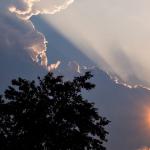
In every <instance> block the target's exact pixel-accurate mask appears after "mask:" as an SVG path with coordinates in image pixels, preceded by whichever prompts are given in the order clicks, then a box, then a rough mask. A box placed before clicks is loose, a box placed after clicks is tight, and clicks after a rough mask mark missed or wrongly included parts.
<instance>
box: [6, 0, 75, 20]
mask: <svg viewBox="0 0 150 150" xmlns="http://www.w3.org/2000/svg"><path fill="white" fill-rule="evenodd" d="M73 2H74V0H24V1H23V0H22V1H21V2H20V1H19V0H16V1H15V2H12V4H11V5H10V6H9V11H10V12H13V13H16V14H17V16H19V17H20V18H22V19H27V20H28V19H29V18H30V17H32V16H33V15H38V14H55V13H57V12H59V11H61V10H63V9H66V8H67V7H68V6H69V5H70V4H72V3H73Z"/></svg>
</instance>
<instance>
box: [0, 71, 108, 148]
mask: <svg viewBox="0 0 150 150" xmlns="http://www.w3.org/2000/svg"><path fill="white" fill-rule="evenodd" d="M91 77H92V75H91V73H90V72H87V73H85V75H83V76H80V77H75V78H74V79H73V81H63V77H62V76H57V77H55V76H54V75H53V74H52V73H48V74H47V75H46V76H45V77H44V79H40V78H38V80H39V84H38V85H37V84H36V83H35V82H34V81H28V80H25V79H22V78H19V79H17V80H12V86H9V88H8V89H7V90H6V91H5V94H4V96H1V97H0V150H105V147H104V146H103V143H104V142H105V141H106V135H107V134H108V132H107V131H106V130H105V126H106V125H107V124H108V123H109V121H108V120H107V119H106V118H103V117H101V116H100V115H99V114H98V112H97V109H96V108H95V107H94V104H93V103H90V102H88V101H87V100H85V99H83V97H82V95H81V90H82V89H86V90H90V89H92V88H94V86H95V85H93V84H91V83H90V82H88V79H90V78H91Z"/></svg>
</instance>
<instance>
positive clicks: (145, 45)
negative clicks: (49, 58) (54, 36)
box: [45, 0, 150, 87]
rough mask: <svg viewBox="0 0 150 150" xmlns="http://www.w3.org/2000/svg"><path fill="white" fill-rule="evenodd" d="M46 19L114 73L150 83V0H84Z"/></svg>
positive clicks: (132, 82)
mask: <svg viewBox="0 0 150 150" xmlns="http://www.w3.org/2000/svg"><path fill="white" fill-rule="evenodd" d="M45 19H46V20H47V21H48V22H49V23H50V24H53V25H54V27H56V28H57V29H58V30H59V31H60V32H61V33H62V34H64V35H65V36H66V37H67V38H68V39H69V40H71V41H72V42H73V43H74V44H75V45H76V46H78V47H79V48H80V49H81V50H82V51H83V52H84V53H85V54H86V55H88V56H89V57H90V58H91V59H92V60H93V61H94V62H95V63H96V64H97V65H98V66H99V67H100V68H101V69H103V70H104V71H106V72H108V73H109V74H111V76H113V77H115V78H118V80H121V81H123V82H125V83H126V84H130V85H133V86H135V85H137V84H138V85H143V86H146V87H150V76H149V74H150V59H149V56H150V42H149V40H150V1H148V0H124V1H120V0H105V1H103V0H92V1H91V0H86V1H84V0H83V1H78V2H77V3H76V2H75V3H74V5H73V6H72V7H71V9H70V10H69V9H68V10H67V11H66V12H64V14H63V15H61V14H58V15H56V17H55V16H54V17H53V18H48V17H46V16H45ZM64 20H65V21H64ZM66 31H67V32H66Z"/></svg>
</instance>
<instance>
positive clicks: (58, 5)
mask: <svg viewBox="0 0 150 150" xmlns="http://www.w3.org/2000/svg"><path fill="white" fill-rule="evenodd" d="M72 2H73V0H13V1H4V2H1V4H0V5H1V7H0V8H1V10H0V33H1V34H0V39H1V40H0V45H1V47H2V48H1V51H3V50H4V49H5V51H7V50H8V51H9V50H10V49H11V51H9V53H15V54H16V55H17V53H16V52H15V51H17V50H18V49H20V52H19V53H21V51H22V52H23V53H24V52H25V53H27V54H28V55H29V56H30V57H31V58H32V60H33V61H34V62H36V63H38V64H40V65H41V66H43V67H44V68H46V69H48V70H49V71H50V70H52V69H56V68H57V67H58V66H59V64H60V62H59V61H58V62H56V64H52V65H51V64H50V65H49V64H48V59H47V55H46V50H47V45H46V44H47V40H46V38H45V36H44V35H43V34H42V33H40V32H39V31H37V30H36V29H35V27H34V25H33V23H32V21H31V20H30V18H31V17H32V16H33V15H38V14H54V13H56V12H59V11H61V10H63V9H66V8H67V7H68V6H69V5H70V4H71V3H72ZM2 33H4V34H2Z"/></svg>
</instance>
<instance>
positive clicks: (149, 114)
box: [143, 105, 150, 129]
mask: <svg viewBox="0 0 150 150" xmlns="http://www.w3.org/2000/svg"><path fill="white" fill-rule="evenodd" d="M143 108H144V112H143V116H144V123H145V125H146V128H147V127H148V129H150V105H149V106H144V107H143Z"/></svg>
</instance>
